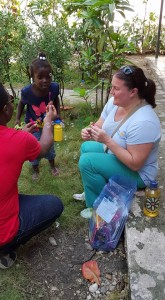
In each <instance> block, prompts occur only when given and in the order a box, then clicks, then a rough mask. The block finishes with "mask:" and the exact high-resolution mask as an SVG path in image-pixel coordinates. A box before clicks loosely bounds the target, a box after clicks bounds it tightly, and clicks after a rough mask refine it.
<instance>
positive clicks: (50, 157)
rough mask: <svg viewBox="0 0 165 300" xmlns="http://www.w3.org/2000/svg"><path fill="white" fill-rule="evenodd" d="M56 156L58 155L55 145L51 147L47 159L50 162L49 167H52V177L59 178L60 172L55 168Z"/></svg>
mask: <svg viewBox="0 0 165 300" xmlns="http://www.w3.org/2000/svg"><path fill="white" fill-rule="evenodd" d="M55 156H56V153H55V148H54V143H53V145H52V146H51V148H50V150H49V152H48V153H47V154H46V156H45V158H46V159H48V161H49V165H50V168H51V172H52V175H53V176H58V175H59V171H58V169H57V168H56V167H55Z"/></svg>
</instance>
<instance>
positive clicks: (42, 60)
mask: <svg viewBox="0 0 165 300" xmlns="http://www.w3.org/2000/svg"><path fill="white" fill-rule="evenodd" d="M42 67H44V68H50V72H52V67H51V64H50V63H49V61H48V60H47V58H46V54H45V53H44V52H40V53H39V54H38V57H37V58H35V59H34V60H33V61H32V63H31V66H30V76H31V77H33V75H34V72H35V71H36V70H38V69H40V68H42Z"/></svg>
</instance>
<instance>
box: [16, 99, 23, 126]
mask: <svg viewBox="0 0 165 300" xmlns="http://www.w3.org/2000/svg"><path fill="white" fill-rule="evenodd" d="M24 107H25V104H23V102H22V100H20V101H19V103H18V107H17V114H16V120H15V125H17V124H18V125H20V123H21V116H22V113H23V110H24Z"/></svg>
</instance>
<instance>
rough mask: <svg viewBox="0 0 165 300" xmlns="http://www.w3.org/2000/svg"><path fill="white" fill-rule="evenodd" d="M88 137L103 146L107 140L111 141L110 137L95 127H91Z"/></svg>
mask: <svg viewBox="0 0 165 300" xmlns="http://www.w3.org/2000/svg"><path fill="white" fill-rule="evenodd" d="M90 135H91V138H92V139H93V140H94V141H96V142H100V143H104V144H105V145H106V143H107V142H108V141H109V139H111V137H110V136H109V135H108V134H107V133H106V132H105V131H104V130H103V129H101V128H99V127H98V126H96V125H91V130H90Z"/></svg>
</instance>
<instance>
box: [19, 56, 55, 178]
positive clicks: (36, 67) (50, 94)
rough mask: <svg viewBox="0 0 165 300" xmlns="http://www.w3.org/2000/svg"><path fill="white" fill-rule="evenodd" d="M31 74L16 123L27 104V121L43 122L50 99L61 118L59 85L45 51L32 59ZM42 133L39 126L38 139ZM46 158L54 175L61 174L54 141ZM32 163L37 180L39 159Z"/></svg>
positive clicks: (22, 94) (22, 96)
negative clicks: (57, 163)
mask: <svg viewBox="0 0 165 300" xmlns="http://www.w3.org/2000/svg"><path fill="white" fill-rule="evenodd" d="M30 74H31V80H32V83H31V84H30V85H27V86H25V87H24V88H23V89H22V90H21V100H20V101H19V103H18V111H17V115H16V124H20V122H21V115H22V113H23V109H24V107H25V105H26V115H25V122H26V123H29V122H30V121H37V122H38V123H41V124H42V122H43V119H44V115H45V112H46V106H47V104H48V103H49V102H50V101H53V104H54V106H55V108H56V111H57V118H60V101H59V97H58V95H59V85H58V83H56V82H52V67H51V65H50V63H49V62H48V60H47V59H46V55H45V54H44V53H39V57H38V58H36V59H34V60H33V61H32V64H31V66H30ZM41 133H42V128H38V130H37V131H36V132H34V133H33V134H34V136H35V137H36V138H37V140H40V137H41ZM45 158H46V159H48V161H49V164H50V167H51V172H52V175H53V176H57V175H59V171H58V169H57V168H56V167H55V149H54V143H53V144H52V147H51V149H50V150H49V152H48V153H47V154H46V156H45ZM31 165H32V168H33V174H32V179H33V180H36V179H38V177H39V160H38V159H36V160H34V161H31Z"/></svg>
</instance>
